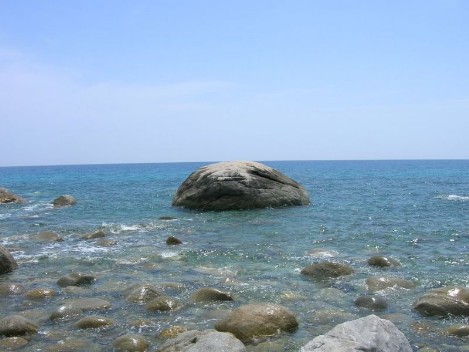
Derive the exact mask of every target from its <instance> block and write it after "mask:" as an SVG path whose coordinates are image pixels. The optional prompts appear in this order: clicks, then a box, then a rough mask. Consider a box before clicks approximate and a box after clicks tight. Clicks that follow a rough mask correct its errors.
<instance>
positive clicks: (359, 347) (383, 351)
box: [300, 315, 412, 352]
mask: <svg viewBox="0 0 469 352" xmlns="http://www.w3.org/2000/svg"><path fill="white" fill-rule="evenodd" d="M362 351H379V352H412V347H411V346H410V344H409V341H407V339H406V337H405V336H404V334H403V333H402V332H401V331H400V330H399V329H398V328H397V327H396V326H395V325H394V324H393V323H392V322H390V321H389V320H385V319H380V318H379V317H377V316H376V315H369V316H367V317H364V318H360V319H357V320H352V321H348V322H345V323H342V324H339V325H337V326H336V327H335V328H333V329H332V330H330V331H329V332H327V333H326V334H325V335H320V336H317V337H315V338H314V339H313V340H311V341H310V342H308V343H307V344H306V345H305V346H303V347H302V348H301V350H300V352H362Z"/></svg>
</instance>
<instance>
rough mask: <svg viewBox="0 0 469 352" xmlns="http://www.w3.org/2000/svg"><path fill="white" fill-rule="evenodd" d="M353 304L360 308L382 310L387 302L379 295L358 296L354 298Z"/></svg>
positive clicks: (386, 305)
mask: <svg viewBox="0 0 469 352" xmlns="http://www.w3.org/2000/svg"><path fill="white" fill-rule="evenodd" d="M355 305H356V306H357V307H361V308H368V309H373V310H382V309H386V308H387V307H388V302H386V300H385V299H384V298H383V297H380V296H360V297H358V298H357V299H356V300H355Z"/></svg>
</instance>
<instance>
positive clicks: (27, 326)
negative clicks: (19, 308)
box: [0, 315, 39, 336]
mask: <svg viewBox="0 0 469 352" xmlns="http://www.w3.org/2000/svg"><path fill="white" fill-rule="evenodd" d="M38 330H39V327H38V326H37V325H36V324H34V323H33V322H31V321H29V320H28V319H26V318H25V317H22V316H21V315H10V316H7V317H5V318H3V319H1V320H0V336H2V335H3V336H23V335H29V334H36V333H37V331H38Z"/></svg>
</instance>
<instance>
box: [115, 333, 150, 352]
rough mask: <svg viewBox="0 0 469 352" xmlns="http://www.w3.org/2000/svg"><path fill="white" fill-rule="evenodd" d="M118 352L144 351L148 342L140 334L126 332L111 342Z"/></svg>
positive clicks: (148, 344) (148, 345)
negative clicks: (126, 333)
mask: <svg viewBox="0 0 469 352" xmlns="http://www.w3.org/2000/svg"><path fill="white" fill-rule="evenodd" d="M112 345H113V346H114V348H115V349H116V350H117V351H119V352H145V351H146V350H147V348H148V347H150V343H149V342H148V341H147V340H146V339H145V338H144V337H142V336H140V335H134V334H128V335H123V336H121V337H118V338H117V339H115V340H114V341H113V342H112Z"/></svg>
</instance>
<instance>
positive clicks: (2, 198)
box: [0, 188, 24, 204]
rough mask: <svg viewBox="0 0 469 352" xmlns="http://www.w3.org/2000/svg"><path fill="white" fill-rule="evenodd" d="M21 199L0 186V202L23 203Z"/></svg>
mask: <svg viewBox="0 0 469 352" xmlns="http://www.w3.org/2000/svg"><path fill="white" fill-rule="evenodd" d="M23 202H24V201H23V199H22V198H21V197H18V196H17V195H16V194H13V193H11V192H10V191H8V190H7V189H5V188H0V204H3V203H18V204H19V203H23Z"/></svg>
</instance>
